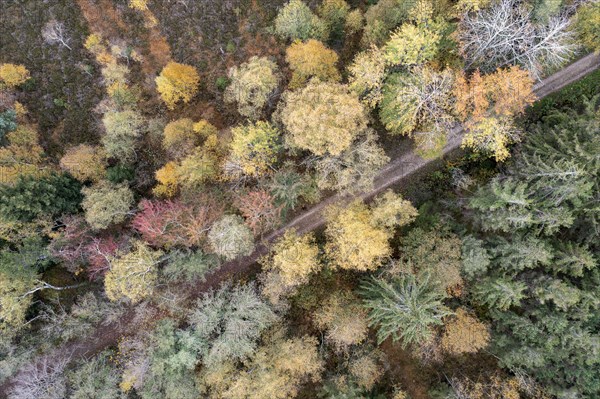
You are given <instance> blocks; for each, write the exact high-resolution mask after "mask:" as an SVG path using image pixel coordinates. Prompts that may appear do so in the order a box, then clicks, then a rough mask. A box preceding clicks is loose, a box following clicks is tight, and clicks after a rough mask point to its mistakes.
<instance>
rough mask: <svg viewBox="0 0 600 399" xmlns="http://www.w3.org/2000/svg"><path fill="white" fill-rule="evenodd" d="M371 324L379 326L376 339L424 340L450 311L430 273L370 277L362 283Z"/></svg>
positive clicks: (428, 337) (417, 342)
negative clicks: (386, 278) (418, 275)
mask: <svg viewBox="0 0 600 399" xmlns="http://www.w3.org/2000/svg"><path fill="white" fill-rule="evenodd" d="M361 295H362V297H363V298H364V306H365V307H366V308H367V309H369V325H370V326H377V328H378V330H377V341H378V342H379V343H381V342H383V341H385V340H386V339H387V338H388V337H390V336H391V337H392V339H393V340H394V341H398V340H402V345H403V346H407V345H411V344H417V345H418V344H421V343H424V342H426V341H427V340H429V339H430V338H431V337H432V330H431V328H432V327H434V326H436V325H441V324H442V318H443V317H444V316H447V315H449V314H451V312H450V311H449V310H448V309H446V307H445V306H444V305H443V304H442V299H443V295H442V294H440V292H439V290H438V289H437V288H436V287H435V286H434V285H433V284H431V281H430V278H429V276H427V275H421V276H420V277H419V278H417V277H415V276H414V275H412V274H403V275H400V276H398V277H394V278H393V279H392V280H391V281H386V280H384V279H381V278H371V279H370V280H367V281H365V282H364V283H363V284H362V286H361Z"/></svg>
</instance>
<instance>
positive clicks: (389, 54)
mask: <svg viewBox="0 0 600 399" xmlns="http://www.w3.org/2000/svg"><path fill="white" fill-rule="evenodd" d="M440 39H441V37H440V35H439V34H437V33H436V32H435V31H433V30H431V29H429V28H428V27H427V26H426V25H425V24H421V25H419V26H415V25H413V24H410V23H406V24H404V25H402V26H401V27H400V28H398V29H397V30H396V31H394V33H392V35H391V36H390V40H389V41H388V42H387V44H386V45H385V47H384V49H383V51H384V57H385V60H386V61H387V63H388V65H402V66H410V65H420V64H423V63H425V62H427V61H430V60H432V59H433V58H434V57H435V56H436V54H437V51H438V43H439V41H440Z"/></svg>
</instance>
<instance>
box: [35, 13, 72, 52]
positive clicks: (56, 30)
mask: <svg viewBox="0 0 600 399" xmlns="http://www.w3.org/2000/svg"><path fill="white" fill-rule="evenodd" d="M42 37H43V38H44V40H45V41H46V42H47V43H48V44H60V45H62V46H65V47H66V48H68V49H69V50H72V48H71V46H69V41H70V40H71V38H69V37H68V36H67V31H66V29H65V25H64V24H63V23H62V22H58V21H57V20H55V19H51V20H50V21H48V22H47V23H46V25H44V28H43V29H42Z"/></svg>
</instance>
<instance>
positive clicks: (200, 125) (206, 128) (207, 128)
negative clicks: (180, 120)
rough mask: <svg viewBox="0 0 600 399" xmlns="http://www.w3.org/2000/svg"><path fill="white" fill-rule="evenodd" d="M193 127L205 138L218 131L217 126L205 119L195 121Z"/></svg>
mask: <svg viewBox="0 0 600 399" xmlns="http://www.w3.org/2000/svg"><path fill="white" fill-rule="evenodd" d="M193 129H194V132H196V133H198V135H199V136H200V137H203V138H208V137H210V136H214V135H216V134H217V133H218V130H217V128H216V127H214V126H213V125H212V124H210V122H208V121H206V120H204V119H202V120H199V121H198V122H196V123H194V126H193Z"/></svg>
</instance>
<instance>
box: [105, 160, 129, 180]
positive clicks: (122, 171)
mask: <svg viewBox="0 0 600 399" xmlns="http://www.w3.org/2000/svg"><path fill="white" fill-rule="evenodd" d="M134 177H135V171H134V170H133V169H131V168H130V167H129V166H126V165H123V164H117V165H115V166H111V167H109V168H106V180H108V181H109V182H111V183H113V184H121V183H125V182H128V181H131V180H133V178H134Z"/></svg>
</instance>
